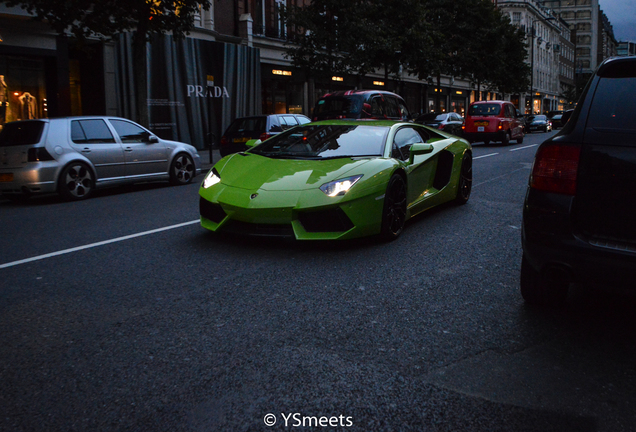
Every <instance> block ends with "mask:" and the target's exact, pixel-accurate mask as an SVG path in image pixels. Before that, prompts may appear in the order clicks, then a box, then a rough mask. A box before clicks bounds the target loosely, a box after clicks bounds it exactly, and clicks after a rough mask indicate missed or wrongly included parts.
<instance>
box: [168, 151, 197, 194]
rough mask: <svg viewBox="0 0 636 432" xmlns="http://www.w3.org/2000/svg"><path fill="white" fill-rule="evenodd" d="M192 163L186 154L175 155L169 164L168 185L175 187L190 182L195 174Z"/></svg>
mask: <svg viewBox="0 0 636 432" xmlns="http://www.w3.org/2000/svg"><path fill="white" fill-rule="evenodd" d="M195 171H196V169H195V167H194V161H193V160H192V158H191V157H190V155H189V154H187V153H179V154H177V155H176V156H175V157H174V159H173V160H172V163H171V164H170V183H172V184H173V185H175V186H180V185H187V184H189V183H191V182H192V179H193V178H194V174H195Z"/></svg>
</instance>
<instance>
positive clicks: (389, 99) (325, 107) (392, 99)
mask: <svg viewBox="0 0 636 432" xmlns="http://www.w3.org/2000/svg"><path fill="white" fill-rule="evenodd" d="M410 118H411V116H410V114H409V110H408V108H407V107H406V102H404V99H402V97H401V96H399V95H396V94H395V93H391V92H387V91H380V90H348V91H338V92H334V93H329V94H326V95H324V96H323V97H321V98H320V99H318V102H316V107H315V108H314V114H313V117H312V119H313V121H318V120H330V119H376V120H377V119H381V120H387V119H388V120H409V119H410Z"/></svg>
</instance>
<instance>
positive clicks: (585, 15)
mask: <svg viewBox="0 0 636 432" xmlns="http://www.w3.org/2000/svg"><path fill="white" fill-rule="evenodd" d="M591 18H592V11H589V10H582V11H578V12H577V13H576V19H591Z"/></svg>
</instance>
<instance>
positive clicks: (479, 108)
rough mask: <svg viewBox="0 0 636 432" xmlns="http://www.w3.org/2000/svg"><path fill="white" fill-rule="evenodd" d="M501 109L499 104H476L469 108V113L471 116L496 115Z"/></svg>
mask: <svg viewBox="0 0 636 432" xmlns="http://www.w3.org/2000/svg"><path fill="white" fill-rule="evenodd" d="M500 111H501V105H499V104H488V103H485V104H475V105H471V107H470V108H469V109H468V115H471V116H484V117H485V116H496V115H499V112H500Z"/></svg>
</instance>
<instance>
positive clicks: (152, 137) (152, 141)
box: [148, 135, 159, 144]
mask: <svg viewBox="0 0 636 432" xmlns="http://www.w3.org/2000/svg"><path fill="white" fill-rule="evenodd" d="M148 142H149V143H150V144H157V143H158V142H159V138H157V137H156V136H155V135H150V136H149V137H148Z"/></svg>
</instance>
